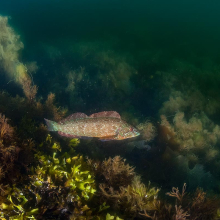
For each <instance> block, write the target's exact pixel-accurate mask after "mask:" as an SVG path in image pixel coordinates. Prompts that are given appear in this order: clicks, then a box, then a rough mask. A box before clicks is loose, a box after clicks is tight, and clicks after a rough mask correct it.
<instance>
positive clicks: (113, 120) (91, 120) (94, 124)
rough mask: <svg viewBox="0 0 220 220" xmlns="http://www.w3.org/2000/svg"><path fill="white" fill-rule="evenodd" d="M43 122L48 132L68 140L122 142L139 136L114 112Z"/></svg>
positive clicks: (72, 116) (81, 114)
mask: <svg viewBox="0 0 220 220" xmlns="http://www.w3.org/2000/svg"><path fill="white" fill-rule="evenodd" d="M45 121H46V123H47V127H48V130H49V131H58V134H60V135H61V136H65V137H70V138H91V137H96V138H99V139H100V140H124V139H127V138H132V137H136V136H138V135H140V133H139V132H138V131H137V129H136V128H134V127H133V126H131V125H129V124H128V123H127V122H125V121H123V120H122V119H121V116H120V115H119V114H118V113H117V112H115V111H104V112H99V113H94V114H92V115H90V116H87V115H86V114H84V113H75V114H72V115H70V116H69V117H67V118H66V119H63V120H61V121H60V122H58V123H57V122H54V121H50V120H47V119H45Z"/></svg>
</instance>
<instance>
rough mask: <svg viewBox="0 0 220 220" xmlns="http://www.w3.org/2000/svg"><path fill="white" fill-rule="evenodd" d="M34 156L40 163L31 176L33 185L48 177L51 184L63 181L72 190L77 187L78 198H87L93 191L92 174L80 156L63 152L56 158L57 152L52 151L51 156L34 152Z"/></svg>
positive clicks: (37, 184) (38, 184) (46, 179)
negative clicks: (78, 191)
mask: <svg viewBox="0 0 220 220" xmlns="http://www.w3.org/2000/svg"><path fill="white" fill-rule="evenodd" d="M49 138H50V137H48V138H47V139H49ZM57 146H59V145H58V144H57V143H55V147H54V145H53V146H52V148H53V149H57ZM58 149H60V147H58ZM35 157H36V158H37V159H38V160H39V161H40V163H41V165H38V166H37V168H35V169H34V170H35V173H36V174H35V175H33V176H32V177H31V178H32V180H33V184H34V185H35V186H41V185H42V183H43V181H48V179H49V181H50V184H51V185H54V186H55V185H56V184H58V183H63V184H64V186H65V187H70V189H71V190H72V191H74V190H75V189H79V190H80V191H81V193H80V194H77V197H79V198H81V197H83V198H84V199H87V200H88V199H89V198H91V197H92V195H93V194H94V193H95V191H96V190H95V187H94V182H95V180H94V176H92V174H91V173H90V172H89V171H88V170H86V168H85V167H86V166H87V164H86V163H85V162H84V160H83V157H82V156H79V155H77V156H75V157H71V156H70V155H68V154H67V153H65V154H64V155H63V156H61V157H60V158H59V159H58V158H57V153H56V152H54V153H53V156H45V155H38V154H36V155H35Z"/></svg>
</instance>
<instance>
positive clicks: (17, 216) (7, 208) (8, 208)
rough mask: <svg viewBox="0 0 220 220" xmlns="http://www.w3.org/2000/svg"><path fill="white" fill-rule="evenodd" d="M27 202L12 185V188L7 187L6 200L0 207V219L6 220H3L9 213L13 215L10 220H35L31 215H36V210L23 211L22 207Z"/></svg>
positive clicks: (21, 193)
mask: <svg viewBox="0 0 220 220" xmlns="http://www.w3.org/2000/svg"><path fill="white" fill-rule="evenodd" d="M13 200H16V201H13ZM27 202H28V199H27V198H26V197H25V196H24V194H23V192H22V190H20V189H19V188H16V186H15V185H13V187H12V188H10V187H8V197H7V200H6V202H5V203H4V202H3V203H1V205H0V210H2V212H1V216H0V219H3V220H4V219H6V218H4V217H5V215H7V214H9V213H10V212H11V213H13V215H12V216H10V219H14V220H24V219H36V218H35V217H34V216H33V215H35V214H37V213H38V208H34V209H29V210H25V208H24V206H25V204H26V203H27Z"/></svg>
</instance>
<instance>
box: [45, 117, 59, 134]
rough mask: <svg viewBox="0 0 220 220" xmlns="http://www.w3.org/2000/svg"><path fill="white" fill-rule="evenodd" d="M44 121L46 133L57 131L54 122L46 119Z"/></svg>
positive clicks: (56, 124)
mask: <svg viewBox="0 0 220 220" xmlns="http://www.w3.org/2000/svg"><path fill="white" fill-rule="evenodd" d="M44 120H45V122H46V124H47V129H48V131H58V123H56V122H55V121H50V120H48V119H46V118H45V119H44Z"/></svg>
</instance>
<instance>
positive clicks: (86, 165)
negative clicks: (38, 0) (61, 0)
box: [0, 16, 220, 220]
mask: <svg viewBox="0 0 220 220" xmlns="http://www.w3.org/2000/svg"><path fill="white" fill-rule="evenodd" d="M64 26H65V25H64ZM140 29H141V28H140ZM139 31H140V30H139ZM57 32H58V31H57ZM125 33H126V35H128V34H127V32H125ZM141 33H142V32H141ZM71 38H72V36H71ZM76 39H77V37H74V40H72V41H71V40H63V39H62V43H61V44H62V45H63V48H61V47H60V46H59V45H58V46H57V47H56V46H54V45H53V43H54V42H55V41H56V40H55V41H54V42H52V41H51V44H50V43H42V45H41V47H39V48H38V49H39V51H37V52H38V53H39V57H38V58H37V56H30V57H29V55H30V54H32V53H33V54H34V53H35V52H36V51H33V52H32V51H31V52H30V51H28V49H26V52H25V53H26V57H25V56H23V57H21V50H22V49H23V48H24V45H23V43H22V41H23V40H21V38H20V36H19V35H18V34H17V33H16V31H15V29H13V28H12V27H11V26H10V25H9V17H6V16H0V74H1V75H0V79H1V81H0V84H1V85H3V84H4V85H3V88H4V89H5V90H4V91H3V90H2V89H1V91H0V219H4V220H8V219H20V220H23V219H57V220H58V219H76V220H78V219H97V220H102V219H103V220H110V219H116V220H120V219H136V220H138V219H153V220H164V219H167V220H169V219H170V220H187V219H189V220H200V219H201V220H209V219H220V200H219V192H220V187H219V186H220V181H219V178H220V175H219V174H220V151H219V149H220V148H219V147H220V127H219V126H220V117H219V110H220V104H219V98H220V97H219V94H220V93H219V78H218V77H217V76H218V73H219V65H218V64H215V63H214V62H211V61H210V60H206V59H205V58H203V59H204V60H205V61H204V60H203V59H201V60H200V58H197V56H195V54H194V55H192V58H191V62H190V61H189V60H188V61H183V60H181V58H176V59H173V58H172V56H171V55H170V54H169V53H168V51H162V49H152V48H151V49H149V50H147V49H146V48H145V47H144V44H143V45H141V47H143V49H142V48H141V49H140V52H138V51H134V50H135V49H134V48H135V42H134V44H132V45H127V44H126V40H125V43H124V47H126V49H124V50H123V46H122V45H121V42H120V41H119V42H116V41H117V40H116V41H115V40H114V39H110V40H106V39H105V40H100V41H97V40H94V39H88V38H85V39H81V38H80V39H77V40H76ZM140 39H141V40H140V41H141V42H142V40H143V36H142V37H140ZM23 42H25V41H23ZM142 43H143V42H142ZM148 44H150V43H149V42H148ZM36 45H39V43H38V44H37V42H36ZM125 45H126V46H125ZM36 47H37V46H36ZM127 48H130V49H131V51H132V50H133V51H134V54H133V55H132V54H130V53H129V49H127ZM132 48H133V49H132ZM38 49H35V50H38ZM191 52H192V51H191ZM32 57H34V59H35V58H36V59H37V61H30V60H31V59H32ZM136 57H138V58H139V60H138V58H137V59H136ZM140 57H141V58H140ZM169 59H170V60H169ZM169 61H170V62H169ZM193 61H195V63H194V64H193ZM203 61H204V62H203ZM200 63H204V64H202V65H201V64H200ZM205 66H206V67H205ZM34 73H36V75H34ZM32 74H33V75H32ZM198 79H199V80H198ZM35 82H37V83H36V84H35ZM210 85H211V86H210ZM212 85H213V87H212ZM60 106H63V107H60ZM110 110H111V111H110ZM116 111H117V112H120V114H121V115H122V118H124V119H125V121H126V122H128V123H129V124H127V123H125V122H124V123H122V127H123V129H121V127H120V126H119V125H118V124H117V126H119V127H120V129H119V130H117V131H116V132H115V127H114V126H115V123H113V126H112V127H114V129H113V130H114V132H112V133H111V132H110V133H109V132H106V131H104V128H105V127H107V125H108V124H109V121H110V122H112V121H113V122H121V120H119V118H120V115H119V114H118V113H117V112H116ZM69 112H85V113H86V114H87V115H90V118H89V117H88V116H87V115H86V114H83V113H80V114H81V116H80V117H76V115H79V113H76V114H74V115H70V116H69V117H68V118H66V116H67V113H69ZM93 112H99V113H95V114H92V113H93ZM109 112H111V113H117V115H116V116H115V117H113V118H114V119H115V118H117V119H118V120H109V121H108V123H106V122H107V121H106V118H104V117H103V118H104V119H105V120H104V119H103V118H102V119H103V121H101V120H100V118H101V117H99V116H100V115H101V116H106V115H104V114H105V113H107V114H108V113H109ZM91 114H92V115H91ZM43 118H49V119H50V120H53V121H56V122H58V123H55V122H52V121H47V122H48V125H49V126H48V127H49V130H54V131H55V130H58V134H60V136H62V137H60V136H59V135H57V134H56V133H55V132H54V133H51V135H49V134H48V133H49V132H48V130H47V127H46V125H45V123H44V121H43ZM79 118H80V119H82V118H83V123H85V122H86V123H87V122H88V121H89V119H92V120H93V121H98V120H100V121H101V122H100V121H99V122H100V123H99V124H98V126H91V127H90V128H89V129H88V130H89V131H87V133H85V132H84V127H86V126H84V124H83V123H82V124H83V125H82V124H81V126H79V128H80V129H81V131H80V132H79V133H78V134H77V136H75V135H74V134H75V131H74V132H73V131H72V130H74V129H76V130H80V129H78V128H76V124H74V123H75V122H76V121H77V120H78V119H79ZM74 120H75V121H74ZM67 122H68V123H70V124H71V126H72V127H71V129H72V130H71V129H70V128H69V127H68V126H67V127H68V128H67V129H66V128H65V126H64V128H63V127H62V129H60V130H59V129H56V128H57V126H59V125H60V124H61V123H64V124H65V125H66V124H68V123H67ZM100 124H104V125H105V126H103V127H102V126H100ZM130 124H134V125H135V126H136V127H137V129H138V130H136V129H134V128H133V127H131V126H130ZM97 127H99V129H97ZM70 130H71V131H70ZM110 130H111V129H110ZM98 132H99V135H97V133H98ZM100 133H101V134H100ZM139 133H140V135H139ZM82 136H87V137H88V136H89V137H94V136H95V137H99V138H100V137H101V138H100V139H103V140H110V141H109V142H108V143H106V142H97V140H96V139H95V140H92V141H91V140H83V139H82V140H79V139H78V138H80V137H82ZM133 136H138V137H137V139H135V140H134V142H133V143H132V142H130V140H122V141H115V142H114V140H116V139H117V140H119V139H120V140H121V139H128V137H133ZM67 137H68V138H67ZM70 138H73V139H70ZM116 142H117V143H116ZM118 142H120V143H118ZM129 147H130V148H131V149H128V148H129ZM119 155H120V156H119ZM184 182H186V183H187V187H186V184H184V185H183V188H182V190H179V189H178V187H180V185H182V184H183V183H184ZM172 186H178V187H173V188H172ZM202 187H203V188H202ZM171 188H172V189H171ZM170 189H171V191H170V192H168V193H165V192H167V191H169V190H170Z"/></svg>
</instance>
